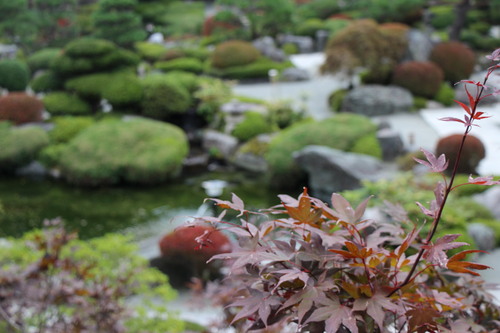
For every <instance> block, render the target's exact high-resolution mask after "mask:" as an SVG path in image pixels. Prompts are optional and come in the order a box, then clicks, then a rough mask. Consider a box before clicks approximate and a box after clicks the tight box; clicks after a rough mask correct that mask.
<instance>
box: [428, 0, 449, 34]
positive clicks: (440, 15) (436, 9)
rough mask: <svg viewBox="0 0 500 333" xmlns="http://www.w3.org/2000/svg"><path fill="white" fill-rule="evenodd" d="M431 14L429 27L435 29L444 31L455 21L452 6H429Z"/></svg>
mask: <svg viewBox="0 0 500 333" xmlns="http://www.w3.org/2000/svg"><path fill="white" fill-rule="evenodd" d="M429 11H430V13H431V25H432V26H433V27H434V28H435V29H438V30H440V29H446V28H447V27H449V26H450V25H451V24H452V23H453V20H454V19H455V13H454V12H453V6H452V5H443V6H431V7H430V8H429Z"/></svg>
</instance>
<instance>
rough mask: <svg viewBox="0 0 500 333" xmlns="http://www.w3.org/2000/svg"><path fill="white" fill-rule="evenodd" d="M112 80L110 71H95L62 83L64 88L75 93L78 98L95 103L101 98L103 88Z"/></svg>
mask: <svg viewBox="0 0 500 333" xmlns="http://www.w3.org/2000/svg"><path fill="white" fill-rule="evenodd" d="M111 82H112V78H111V75H110V73H96V74H88V75H82V76H78V77H75V78H72V79H70V80H68V81H66V83H65V84H64V88H65V89H66V90H68V91H71V92H73V93H75V94H77V95H78V96H79V97H80V98H82V99H85V100H87V101H89V102H90V103H95V102H96V101H97V102H98V101H100V100H101V98H102V92H103V90H104V89H105V88H106V87H108V86H109V85H110V84H111Z"/></svg>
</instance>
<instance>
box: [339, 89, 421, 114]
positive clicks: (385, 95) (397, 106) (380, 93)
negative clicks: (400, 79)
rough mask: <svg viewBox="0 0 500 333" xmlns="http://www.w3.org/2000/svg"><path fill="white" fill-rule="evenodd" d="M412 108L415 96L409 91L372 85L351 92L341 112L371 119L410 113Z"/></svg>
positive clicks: (343, 103)
mask: <svg viewBox="0 0 500 333" xmlns="http://www.w3.org/2000/svg"><path fill="white" fill-rule="evenodd" d="M412 107H413V96H412V94H411V93H410V92H409V91H408V90H406V89H404V88H401V87H395V86H382V85H377V84H370V85H363V86H359V87H357V88H354V89H353V90H351V91H349V92H348V93H347V95H346V97H345V98H344V101H343V102H342V107H341V111H342V112H352V113H357V114H362V115H365V116H368V117H371V116H381V115H387V114H393V113H399V112H409V111H410V110H411V108H412Z"/></svg>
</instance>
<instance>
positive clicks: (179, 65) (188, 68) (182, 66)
mask: <svg viewBox="0 0 500 333" xmlns="http://www.w3.org/2000/svg"><path fill="white" fill-rule="evenodd" d="M154 67H155V68H156V69H159V70H161V71H164V72H169V71H185V72H191V73H196V74H199V73H201V72H202V71H203V64H202V63H201V61H200V60H198V59H196V58H177V59H173V60H169V61H158V62H156V63H155V65H154Z"/></svg>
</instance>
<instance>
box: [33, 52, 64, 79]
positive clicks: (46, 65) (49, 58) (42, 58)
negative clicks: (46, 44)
mask: <svg viewBox="0 0 500 333" xmlns="http://www.w3.org/2000/svg"><path fill="white" fill-rule="evenodd" d="M60 53H61V49H56V48H46V49H42V50H40V51H37V52H35V53H33V54H32V55H30V56H29V57H28V59H27V62H28V66H29V68H30V69H31V72H32V73H35V72H36V71H38V70H41V69H50V67H51V66H52V62H53V61H54V59H55V58H56V57H57V56H59V54H60Z"/></svg>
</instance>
